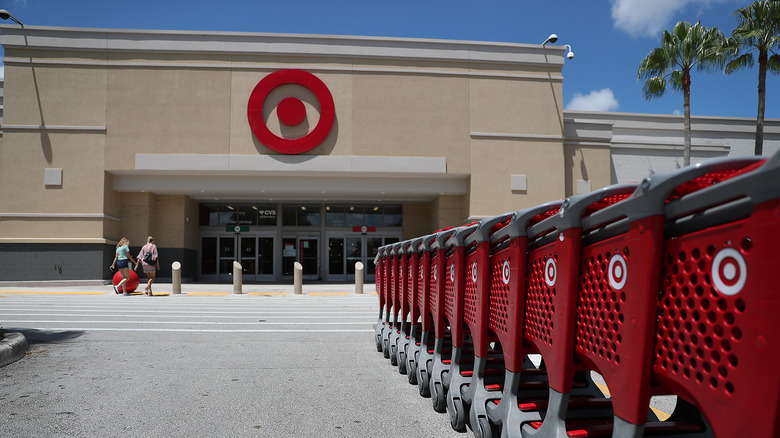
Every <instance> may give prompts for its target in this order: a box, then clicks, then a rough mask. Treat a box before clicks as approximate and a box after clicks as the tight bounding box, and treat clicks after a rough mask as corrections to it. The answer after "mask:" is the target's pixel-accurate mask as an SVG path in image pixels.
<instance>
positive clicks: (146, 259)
mask: <svg viewBox="0 0 780 438" xmlns="http://www.w3.org/2000/svg"><path fill="white" fill-rule="evenodd" d="M156 261H157V259H153V258H152V252H151V251H149V250H147V249H144V263H146V264H147V265H153V264H154V263H155V262H156Z"/></svg>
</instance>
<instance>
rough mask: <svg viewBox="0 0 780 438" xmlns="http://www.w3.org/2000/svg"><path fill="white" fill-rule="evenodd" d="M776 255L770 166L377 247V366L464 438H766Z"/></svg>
mask: <svg viewBox="0 0 780 438" xmlns="http://www.w3.org/2000/svg"><path fill="white" fill-rule="evenodd" d="M779 254H780V153H778V154H775V155H774V156H773V157H771V158H770V159H766V158H761V157H748V158H725V159H723V158H722V159H715V160H710V161H707V162H704V163H703V164H700V165H696V166H692V167H687V168H684V169H679V170H676V171H673V172H669V173H664V174H655V175H652V176H650V177H648V178H646V179H645V180H643V181H642V182H640V183H637V184H621V185H613V186H610V187H606V188H604V189H601V190H597V191H594V192H591V193H588V194H583V195H576V196H572V197H570V198H568V199H566V200H563V201H556V202H550V203H548V204H543V205H539V206H536V207H533V208H528V209H524V210H520V211H515V212H510V213H506V214H503V215H499V216H496V217H493V218H488V219H484V220H482V221H480V222H478V223H474V224H471V225H467V226H462V227H456V228H451V229H445V230H441V231H438V232H436V233H434V234H430V235H426V236H422V237H418V238H414V239H411V240H406V241H403V242H399V243H395V244H392V245H386V246H384V247H382V248H381V249H380V251H379V255H378V256H377V258H376V259H375V263H376V287H377V292H378V295H379V305H380V311H379V320H378V323H377V325H376V348H377V350H378V351H381V352H383V353H384V356H385V357H386V358H389V359H390V363H391V364H392V365H394V366H397V367H398V371H399V372H400V373H401V374H406V375H407V376H408V380H409V383H411V384H417V385H418V387H419V392H420V394H421V395H422V396H426V397H430V398H431V399H432V402H433V408H434V409H435V410H436V411H438V412H447V413H448V414H449V418H450V422H451V425H452V427H453V428H454V429H455V430H458V431H461V432H465V431H467V428H470V429H471V430H472V432H473V434H474V435H475V436H477V437H492V436H499V435H500V436H502V437H519V436H522V437H548V436H551V437H566V436H569V437H585V436H605V435H606V436H609V435H611V436H613V437H636V436H645V435H655V434H662V435H674V436H683V435H684V436H717V437H737V436H745V437H778V436H780V420H778V419H779V418H780V322H778V321H780V286H779V285H778V283H779V281H778V279H777V277H774V275H775V274H778V273H780V255H779ZM594 376H596V378H599V379H603V383H605V384H606V387H607V389H606V390H603V388H600V387H599V385H597V384H595V383H594V381H593V378H594ZM605 393H607V394H609V395H610V396H609V397H607V396H605V395H604V394H605ZM654 395H674V396H677V399H676V400H677V401H676V405H675V407H674V409H673V412H671V413H670V414H671V416H670V417H669V418H668V419H665V421H660V420H659V419H658V418H657V416H656V415H655V413H654V411H653V410H650V409H649V404H650V399H651V397H652V396H654Z"/></svg>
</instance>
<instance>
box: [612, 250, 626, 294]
mask: <svg viewBox="0 0 780 438" xmlns="http://www.w3.org/2000/svg"><path fill="white" fill-rule="evenodd" d="M608 277H609V285H610V286H612V289H615V290H620V289H623V286H625V285H626V279H627V277H628V268H627V267H626V259H624V258H623V256H622V255H620V254H615V255H613V256H612V258H611V259H609V275H608Z"/></svg>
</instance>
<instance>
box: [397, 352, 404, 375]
mask: <svg viewBox="0 0 780 438" xmlns="http://www.w3.org/2000/svg"><path fill="white" fill-rule="evenodd" d="M397 361H398V372H399V373H400V374H406V354H404V352H403V351H402V350H401V349H400V348H399V349H398V359H397Z"/></svg>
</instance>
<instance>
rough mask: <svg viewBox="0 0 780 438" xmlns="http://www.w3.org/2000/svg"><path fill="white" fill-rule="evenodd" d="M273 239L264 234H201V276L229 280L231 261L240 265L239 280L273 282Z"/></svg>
mask: <svg viewBox="0 0 780 438" xmlns="http://www.w3.org/2000/svg"><path fill="white" fill-rule="evenodd" d="M274 241H275V237H274V236H273V235H272V234H267V233H240V234H239V233H237V234H220V235H218V236H202V237H201V251H200V255H201V264H200V266H201V269H200V271H201V272H200V275H201V278H203V279H204V280H217V281H225V282H232V281H233V261H234V260H235V261H238V262H239V263H240V264H241V268H242V271H243V272H242V280H243V281H249V282H251V281H273V280H274Z"/></svg>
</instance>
